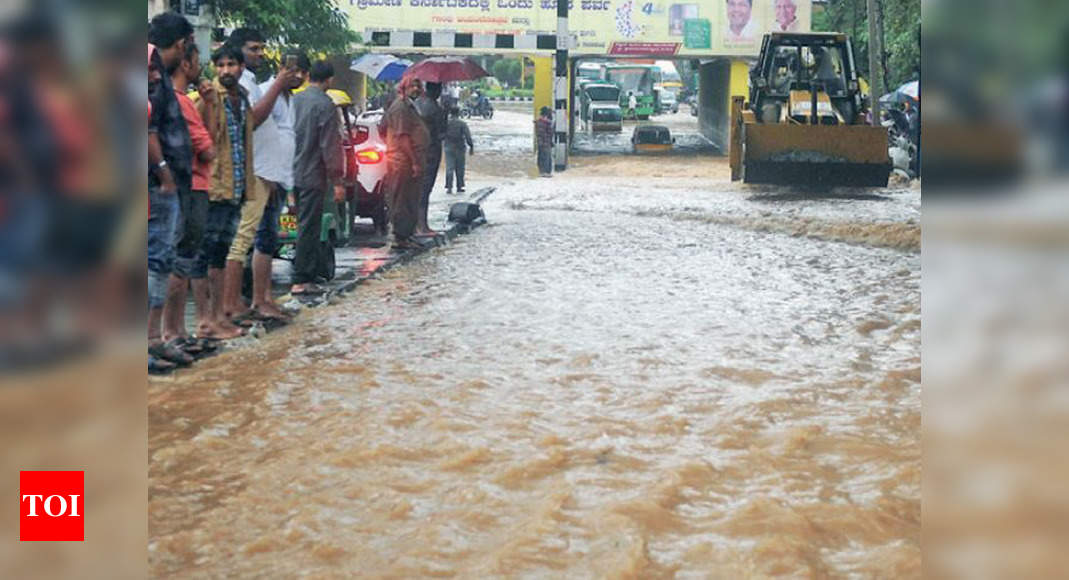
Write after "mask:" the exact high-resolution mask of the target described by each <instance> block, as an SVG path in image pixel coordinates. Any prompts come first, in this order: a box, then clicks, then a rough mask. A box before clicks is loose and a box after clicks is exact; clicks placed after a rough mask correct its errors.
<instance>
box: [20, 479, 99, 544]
mask: <svg viewBox="0 0 1069 580" xmlns="http://www.w3.org/2000/svg"><path fill="white" fill-rule="evenodd" d="M84 488H85V472H84V471H20V472H19V540H21V541H23V542H81V541H84V540H85V502H84V499H85V491H84Z"/></svg>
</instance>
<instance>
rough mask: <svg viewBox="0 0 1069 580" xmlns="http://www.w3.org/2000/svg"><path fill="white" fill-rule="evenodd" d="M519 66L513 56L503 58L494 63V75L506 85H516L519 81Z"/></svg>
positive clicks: (518, 62)
mask: <svg viewBox="0 0 1069 580" xmlns="http://www.w3.org/2000/svg"><path fill="white" fill-rule="evenodd" d="M520 66H521V65H520V61H519V60H517V59H515V58H503V59H501V60H499V61H497V62H495V63H494V66H493V73H494V77H496V78H497V80H499V81H501V82H502V83H505V84H507V85H508V86H516V85H517V84H519V82H520Z"/></svg>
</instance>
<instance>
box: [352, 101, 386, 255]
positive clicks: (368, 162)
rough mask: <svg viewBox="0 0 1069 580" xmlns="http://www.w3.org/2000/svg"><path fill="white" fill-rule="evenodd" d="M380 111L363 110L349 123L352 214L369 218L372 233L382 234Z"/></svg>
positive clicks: (383, 147)
mask: <svg viewBox="0 0 1069 580" xmlns="http://www.w3.org/2000/svg"><path fill="white" fill-rule="evenodd" d="M384 114H385V113H384V111H383V110H382V109H375V110H372V111H365V112H363V113H360V115H358V116H357V117H356V120H355V121H354V122H353V124H352V129H351V135H352V143H353V160H354V164H355V165H356V167H357V170H358V171H357V175H356V182H355V184H354V194H355V195H354V204H353V206H354V211H353V213H354V215H355V216H360V217H368V218H371V221H372V223H374V224H375V230H376V231H378V232H379V233H380V234H385V233H386V196H385V193H384V192H383V191H382V186H383V182H384V181H385V180H386V137H385V128H384V127H382V128H380V125H381V123H382V117H383V115H384Z"/></svg>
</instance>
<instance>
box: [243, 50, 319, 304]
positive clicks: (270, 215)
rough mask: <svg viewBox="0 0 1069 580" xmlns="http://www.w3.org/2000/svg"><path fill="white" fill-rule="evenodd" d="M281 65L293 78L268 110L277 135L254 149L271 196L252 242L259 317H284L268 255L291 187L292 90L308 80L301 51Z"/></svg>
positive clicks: (291, 52) (254, 293) (269, 82)
mask: <svg viewBox="0 0 1069 580" xmlns="http://www.w3.org/2000/svg"><path fill="white" fill-rule="evenodd" d="M282 67H283V71H285V72H287V73H292V75H291V77H292V78H291V80H290V82H289V85H287V86H286V87H285V88H284V89H283V90H282V92H281V93H279V97H278V99H277V100H275V106H274V107H273V108H272V109H271V115H270V119H271V121H273V122H274V123H275V127H276V129H277V138H276V139H274V140H272V141H269V142H266V143H264V144H263V145H262V146H260V145H259V144H258V146H257V148H256V150H255V151H254V157H255V161H256V166H257V167H259V168H260V170H262V171H260V170H258V171H260V173H257V175H258V176H259V177H260V178H261V179H262V180H263V183H264V186H265V187H266V189H267V190H268V192H269V196H270V199H271V202H269V203H268V204H267V205H266V206H265V208H264V214H263V217H262V218H261V219H260V225H259V227H258V228H257V230H256V237H255V240H254V243H253V245H254V247H255V248H256V250H255V251H254V252H253V258H252V260H253V261H252V272H253V279H252V314H253V317H254V318H260V319H279V318H284V317H285V316H286V314H285V313H284V312H283V311H282V309H281V308H279V307H278V305H276V304H275V302H274V299H272V298H271V258H272V256H274V254H275V251H276V250H277V249H278V220H279V212H280V211H281V209H282V206H283V205H284V200H285V199H286V195H287V192H289V191H292V190H293V155H294V150H295V148H296V139H297V138H296V134H295V133H294V130H293V125H294V109H293V91H294V90H295V89H297V88H299V87H300V86H301V85H303V84H304V83H305V81H306V80H307V79H308V71H309V69H310V68H311V67H312V64H311V62H309V60H308V56H307V55H305V54H304V53H303V52H301V51H298V50H289V51H287V52H286V53H285V54H284V55H283V56H282ZM280 75H281V72H280ZM275 82H276V79H275V78H271V79H268V80H267V81H266V82H264V83H263V84H261V85H260V88H261V89H262V90H264V91H265V92H266V91H268V90H269V88H270V87H271V86H272V85H273V84H274V83H275ZM254 138H255V137H254Z"/></svg>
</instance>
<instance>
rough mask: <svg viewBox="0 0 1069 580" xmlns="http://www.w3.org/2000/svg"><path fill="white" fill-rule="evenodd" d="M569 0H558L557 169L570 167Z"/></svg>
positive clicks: (554, 122) (554, 151)
mask: <svg viewBox="0 0 1069 580" xmlns="http://www.w3.org/2000/svg"><path fill="white" fill-rule="evenodd" d="M568 2H569V0H557V51H556V58H557V67H556V78H555V79H554V84H553V100H554V103H553V105H554V106H553V109H554V114H553V124H554V132H555V133H556V135H555V138H554V147H553V153H554V154H553V158H554V166H555V167H556V168H557V171H560V170H563V169H565V168H566V167H568Z"/></svg>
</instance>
